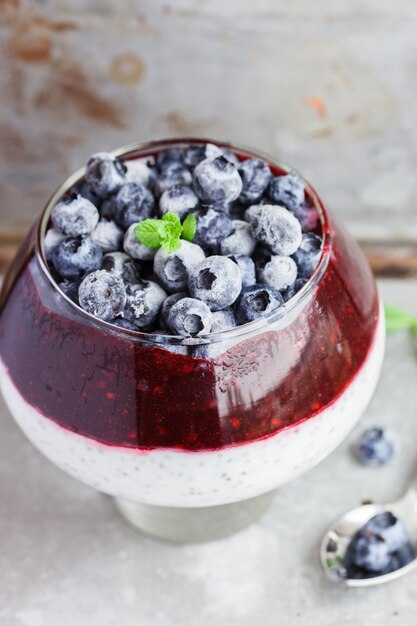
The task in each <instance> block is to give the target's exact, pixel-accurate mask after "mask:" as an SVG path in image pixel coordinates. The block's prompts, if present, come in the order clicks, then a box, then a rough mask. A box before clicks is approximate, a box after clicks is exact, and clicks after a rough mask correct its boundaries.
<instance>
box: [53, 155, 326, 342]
mask: <svg viewBox="0 0 417 626" xmlns="http://www.w3.org/2000/svg"><path fill="white" fill-rule="evenodd" d="M167 214H174V215H175V216H178V218H180V219H181V220H183V219H184V218H186V217H187V216H188V215H189V214H192V215H194V216H195V225H196V231H195V235H194V238H193V239H192V241H187V240H185V239H181V240H180V245H179V247H178V249H176V250H175V251H174V252H169V251H167V250H166V249H165V248H163V247H160V248H158V249H156V248H150V247H148V246H147V245H145V244H144V243H142V242H141V241H140V240H139V239H138V237H137V234H135V229H136V228H137V226H138V224H139V223H140V222H142V221H143V220H146V219H150V218H151V219H157V218H159V219H161V218H163V217H164V216H166V215H167ZM171 217H172V215H171ZM319 232H320V224H319V217H318V213H317V210H316V209H315V208H314V207H313V206H312V205H311V204H310V203H309V200H308V198H307V197H306V195H305V189H304V184H303V182H302V180H301V179H300V177H299V176H298V175H297V174H296V173H293V172H291V173H289V174H286V175H282V176H274V175H273V174H272V173H271V170H270V168H269V166H268V164H267V163H266V162H265V161H263V160H261V159H257V158H248V159H246V160H243V161H240V160H239V159H238V158H237V157H236V155H234V154H233V153H231V152H230V151H228V150H225V149H224V148H220V147H218V146H215V145H213V144H205V145H200V144H198V145H197V144H196V145H190V146H188V147H185V148H170V149H165V150H162V151H161V152H159V153H158V154H157V156H156V157H155V158H153V157H152V158H147V159H141V160H135V161H126V162H124V161H122V160H121V159H117V158H113V157H112V156H111V155H109V154H107V153H99V154H95V155H93V156H92V157H91V158H90V159H89V161H88V163H87V166H86V173H85V176H84V178H83V179H82V180H81V181H80V182H79V183H77V184H76V185H75V186H74V187H73V188H72V189H71V190H70V191H69V192H67V193H66V194H65V196H64V197H63V198H62V199H61V200H60V201H59V202H58V203H57V204H56V205H55V206H54V208H53V210H52V214H51V220H50V227H49V229H48V231H47V233H46V236H45V239H44V252H45V256H46V259H47V261H48V263H49V267H50V269H51V272H52V274H53V276H54V277H55V279H56V281H57V282H58V284H59V287H60V288H61V290H62V291H63V292H64V293H65V294H66V295H67V296H68V297H69V298H71V299H72V300H73V301H74V302H76V304H78V305H79V306H80V307H82V308H83V309H84V310H86V311H88V312H89V313H91V314H92V315H94V316H96V317H98V318H100V319H102V320H105V321H107V322H110V323H112V324H115V325H116V326H120V327H122V328H127V329H131V330H141V331H145V332H150V333H155V332H160V333H163V334H172V335H182V336H191V337H196V336H201V335H205V334H208V333H211V332H216V333H217V332H221V331H224V330H228V329H230V328H233V327H235V326H237V325H240V324H245V323H247V322H250V321H252V320H256V319H258V318H260V317H265V316H267V315H269V314H270V313H271V312H273V311H274V310H276V309H277V308H278V307H280V306H281V305H282V304H283V303H285V302H286V301H288V300H289V299H290V298H292V297H293V296H294V295H295V293H296V292H297V291H299V290H300V289H301V288H302V287H303V286H304V285H305V283H306V282H307V280H308V279H309V278H310V276H311V275H312V273H313V272H314V270H315V268H316V266H317V264H318V262H319V259H320V256H321V250H322V240H321V237H320V236H319V234H318V233H319Z"/></svg>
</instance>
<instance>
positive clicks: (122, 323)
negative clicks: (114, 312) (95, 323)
mask: <svg viewBox="0 0 417 626" xmlns="http://www.w3.org/2000/svg"><path fill="white" fill-rule="evenodd" d="M109 322H110V324H113V326H118V328H124V330H135V331H137V330H138V327H137V326H136V324H133V323H132V322H129V320H125V319H123V317H115V318H114V319H112V320H109Z"/></svg>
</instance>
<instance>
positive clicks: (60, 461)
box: [0, 309, 385, 507]
mask: <svg viewBox="0 0 417 626" xmlns="http://www.w3.org/2000/svg"><path fill="white" fill-rule="evenodd" d="M384 344H385V325H384V319H383V312H382V309H381V314H380V319H379V322H378V327H377V329H376V333H375V337H374V341H373V345H372V347H371V349H370V351H369V354H368V356H367V359H366V361H365V363H364V364H363V366H362V368H361V369H360V371H359V372H358V373H357V375H356V377H355V378H354V379H353V380H352V382H351V384H350V385H349V387H348V388H347V389H346V390H345V391H344V392H343V393H342V394H341V395H340V396H339V397H338V398H337V400H336V401H334V402H333V403H332V404H331V405H330V406H328V407H327V408H325V409H324V410H322V411H321V412H320V413H318V414H317V415H316V416H314V417H312V418H310V419H308V420H306V421H304V422H302V423H300V424H299V425H296V426H290V427H289V428H287V429H284V430H281V431H280V432H278V433H277V434H276V435H273V436H271V437H268V438H266V439H262V440H260V441H255V442H251V443H244V444H241V445H237V446H233V447H229V448H225V449H222V450H210V451H203V452H185V451H181V450H168V449H156V450H151V451H146V452H144V451H139V450H135V449H129V448H123V447H115V446H108V445H105V444H101V443H98V442H96V441H95V440H93V439H90V438H88V437H85V436H83V435H79V434H76V433H73V432H71V431H69V430H66V429H65V428H62V427H60V426H58V425H57V424H56V423H55V422H53V421H52V420H50V419H48V418H47V417H45V416H44V415H43V414H42V413H40V412H39V411H37V410H36V409H35V408H33V407H32V406H30V405H29V404H28V403H27V402H26V400H25V399H24V398H23V397H22V395H21V394H20V392H19V391H18V390H17V389H16V387H15V385H14V383H13V381H12V380H11V378H10V376H9V374H8V372H7V370H6V367H5V366H4V364H3V363H2V362H1V361H0V387H1V389H2V391H3V394H4V397H5V399H6V402H7V404H8V406H9V409H10V411H11V413H12V414H13V416H14V418H15V419H16V421H17V423H18V424H19V426H20V428H21V429H22V430H23V432H24V433H25V434H26V435H27V437H28V438H29V439H30V440H31V441H32V443H33V444H34V445H35V446H36V447H37V448H38V449H39V450H40V451H41V452H42V453H43V454H44V455H45V456H46V457H47V458H48V459H50V460H51V461H52V462H53V463H55V464H56V465H57V466H58V467H60V468H61V469H62V470H64V471H65V472H67V473H68V474H70V475H71V476H73V477H74V478H78V479H79V480H80V481H82V482H84V483H86V484H87V485H90V486H91V487H95V488H96V489H98V490H99V491H102V492H104V493H107V494H110V495H113V496H118V497H121V498H125V499H129V500H133V501H137V502H143V503H147V504H155V505H163V506H176V507H198V506H213V505H218V504H226V503H229V502H237V501H239V500H245V499H248V498H251V497H254V496H257V495H259V494H262V493H266V492H268V491H271V490H273V489H275V488H277V487H279V486H280V485H283V484H284V483H286V482H288V481H290V480H292V479H293V478H296V477H297V476H299V475H301V474H303V473H304V472H306V471H308V470H309V469H311V468H312V467H313V466H314V465H316V464H317V463H319V461H321V460H322V459H323V458H324V457H326V456H327V455H328V454H330V452H332V451H333V450H334V449H335V448H336V447H337V446H338V445H339V444H340V443H341V442H342V441H343V439H344V438H345V437H346V435H347V434H348V433H349V432H350V431H351V429H352V428H353V427H354V426H355V424H356V422H357V421H358V420H359V418H360V416H361V415H362V413H363V412H364V410H365V408H366V406H367V404H368V402H369V400H370V399H371V397H372V394H373V392H374V390H375V387H376V384H377V381H378V377H379V373H380V369H381V365H382V359H383V353H384Z"/></svg>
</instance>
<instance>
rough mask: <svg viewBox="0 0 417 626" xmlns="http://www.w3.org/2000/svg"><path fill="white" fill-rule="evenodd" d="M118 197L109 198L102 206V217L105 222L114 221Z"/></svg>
mask: <svg viewBox="0 0 417 626" xmlns="http://www.w3.org/2000/svg"><path fill="white" fill-rule="evenodd" d="M115 198H116V196H115V195H113V196H109V197H108V198H106V199H105V200H103V202H102V203H101V204H100V217H101V218H102V219H105V220H113V219H114V214H115V211H116V203H115Z"/></svg>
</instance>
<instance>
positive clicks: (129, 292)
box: [123, 280, 167, 328]
mask: <svg viewBox="0 0 417 626" xmlns="http://www.w3.org/2000/svg"><path fill="white" fill-rule="evenodd" d="M166 296H167V294H166V293H165V291H164V290H163V289H162V287H160V286H159V285H158V284H157V283H154V282H153V281H150V280H146V281H141V282H140V283H135V284H134V285H127V286H126V306H125V309H124V311H123V318H124V319H127V320H128V321H129V322H132V323H133V324H136V326H138V327H139V328H147V327H149V326H151V325H152V324H154V323H155V322H156V321H157V319H158V316H159V312H160V310H161V306H162V303H163V301H164V300H165V298H166Z"/></svg>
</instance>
